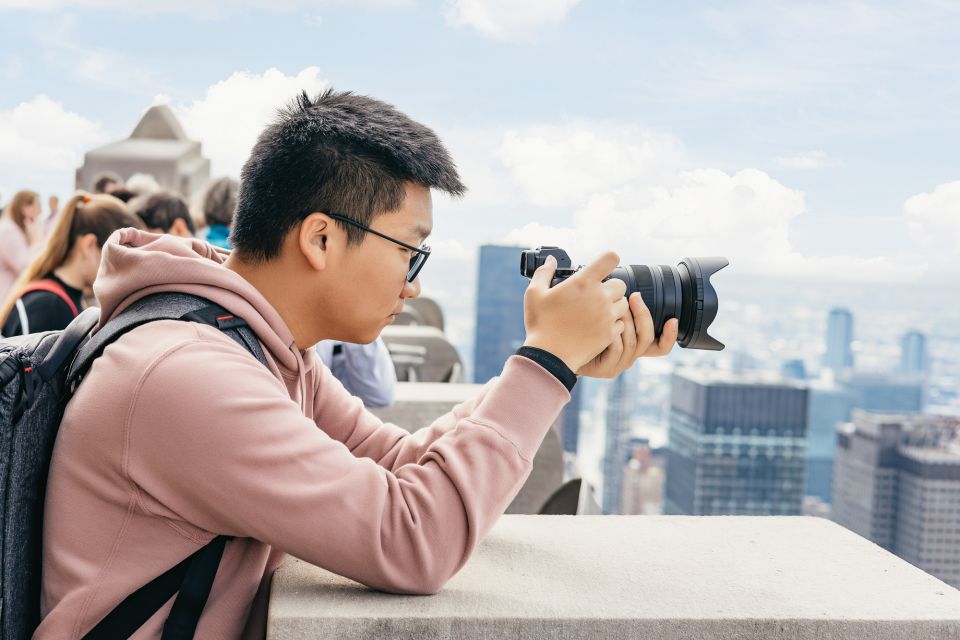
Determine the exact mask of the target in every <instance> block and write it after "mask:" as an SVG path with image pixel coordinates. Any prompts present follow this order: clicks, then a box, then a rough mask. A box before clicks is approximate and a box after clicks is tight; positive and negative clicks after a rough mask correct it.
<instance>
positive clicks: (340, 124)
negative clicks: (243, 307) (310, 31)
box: [231, 89, 466, 261]
mask: <svg viewBox="0 0 960 640" xmlns="http://www.w3.org/2000/svg"><path fill="white" fill-rule="evenodd" d="M240 176H241V180H240V193H239V196H238V199H237V212H236V216H235V217H234V225H233V232H232V235H231V242H232V243H233V246H234V247H235V249H236V251H237V252H239V255H241V256H242V257H243V258H245V259H248V260H253V261H263V260H268V259H270V258H273V257H276V256H277V255H278V254H279V252H280V246H281V244H282V242H283V238H284V237H285V236H286V235H287V233H288V232H290V231H291V230H292V229H293V228H294V227H296V226H297V224H299V223H300V221H301V220H303V219H304V218H306V217H307V216H308V215H310V214H311V213H313V212H317V211H320V212H325V213H339V214H341V215H344V216H348V217H350V218H352V219H353V220H356V221H357V222H360V223H362V224H364V225H367V226H369V225H370V223H371V222H372V221H373V219H374V218H376V217H377V216H378V215H381V214H384V213H388V212H390V211H395V210H397V209H399V208H400V206H401V205H402V204H403V199H404V196H405V190H404V184H405V183H407V182H414V183H416V184H420V185H422V186H424V187H428V188H434V189H440V190H441V191H445V192H447V193H449V194H451V195H455V196H459V195H462V194H463V193H464V191H466V188H465V187H464V185H463V183H462V182H461V181H460V177H459V176H458V175H457V169H456V166H455V165H454V163H453V160H452V159H451V158H450V154H449V153H448V152H447V150H446V148H444V146H443V143H441V142H440V139H439V138H438V137H437V135H436V134H435V133H434V132H433V131H432V130H430V129H429V128H427V127H425V126H423V125H422V124H420V123H418V122H415V121H414V120H412V119H411V118H409V117H407V116H406V115H404V114H403V113H400V112H399V111H398V110H397V109H396V108H395V107H393V106H392V105H389V104H387V103H385V102H381V101H379V100H375V99H373V98H369V97H367V96H360V95H355V94H353V93H351V92H349V91H344V92H337V91H334V90H333V89H327V90H326V91H324V92H323V93H321V94H320V95H318V96H317V97H316V98H314V99H311V98H310V97H309V96H308V95H307V93H306V92H304V93H303V94H301V95H300V96H298V97H297V98H296V99H294V100H293V101H292V102H291V103H290V104H289V105H287V107H286V108H284V109H281V110H280V112H279V114H278V118H277V119H276V121H274V122H273V123H272V124H271V125H269V126H268V127H267V128H266V129H265V130H264V131H263V133H261V134H260V138H259V139H258V140H257V143H256V145H254V147H253V151H251V153H250V158H249V159H248V160H247V162H246V164H245V165H244V166H243V170H242V171H241V174H240ZM336 223H337V224H338V225H340V226H341V227H342V228H344V229H345V230H346V232H347V234H348V235H347V237H348V242H349V243H350V244H359V243H360V242H362V240H363V237H364V235H365V234H366V232H365V231H363V230H362V229H358V228H356V227H354V226H352V225H346V224H345V223H342V222H341V221H339V220H337V221H336Z"/></svg>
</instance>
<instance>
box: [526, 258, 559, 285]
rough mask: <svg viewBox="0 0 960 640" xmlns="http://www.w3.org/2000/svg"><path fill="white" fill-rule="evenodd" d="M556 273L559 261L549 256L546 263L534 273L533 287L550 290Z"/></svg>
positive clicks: (531, 279) (531, 280)
mask: <svg viewBox="0 0 960 640" xmlns="http://www.w3.org/2000/svg"><path fill="white" fill-rule="evenodd" d="M556 272H557V259H556V258H554V257H553V256H547V260H546V262H544V263H543V265H541V266H540V267H539V268H538V269H537V270H536V271H534V272H533V277H532V278H530V284H531V286H534V287H537V288H540V289H549V288H550V283H551V282H553V275H554V274H555V273H556Z"/></svg>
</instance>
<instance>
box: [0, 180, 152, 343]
mask: <svg viewBox="0 0 960 640" xmlns="http://www.w3.org/2000/svg"><path fill="white" fill-rule="evenodd" d="M124 227H136V228H138V229H143V223H142V222H141V221H140V219H139V218H137V216H135V215H133V214H132V213H130V212H129V211H128V210H127V206H126V205H125V204H124V203H123V202H122V201H120V200H118V199H117V198H114V197H113V196H110V195H106V194H96V195H90V194H87V193H78V194H77V195H75V196H73V197H72V198H70V200H69V201H68V202H67V204H66V206H65V207H64V209H63V212H62V213H61V214H60V216H59V218H58V220H57V224H56V226H55V227H54V228H53V231H52V232H51V233H50V237H49V238H48V239H47V244H46V246H45V247H44V248H43V251H41V252H40V255H38V256H37V257H36V258H35V259H34V260H33V262H31V263H30V265H29V266H28V267H27V269H26V271H24V272H23V274H22V275H21V276H20V279H19V280H18V281H17V283H16V285H15V286H14V287H13V289H12V291H11V292H10V293H9V295H8V296H7V299H6V302H5V303H4V304H3V306H2V307H0V318H4V319H5V320H4V322H3V328H2V331H0V333H2V334H3V335H5V336H12V335H21V334H27V333H36V332H39V331H50V330H54V329H63V328H64V327H66V326H67V325H68V324H70V321H71V320H73V318H75V317H76V316H77V315H78V314H79V312H80V309H81V307H82V306H83V292H84V290H85V289H89V288H90V287H91V286H93V281H94V279H95V278H96V277H97V270H98V269H99V268H100V249H101V247H103V244H104V243H105V242H106V241H107V238H108V237H109V236H110V234H111V233H113V232H114V231H116V230H117V229H122V228H124Z"/></svg>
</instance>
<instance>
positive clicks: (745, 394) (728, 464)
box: [664, 370, 808, 515]
mask: <svg viewBox="0 0 960 640" xmlns="http://www.w3.org/2000/svg"><path fill="white" fill-rule="evenodd" d="M807 408H808V391H807V389H806V388H805V387H804V386H803V385H802V384H799V383H794V382H787V381H784V380H783V379H782V378H779V377H766V376H762V375H759V374H754V375H748V374H731V373H726V372H718V371H703V370H685V371H679V372H677V373H675V374H674V376H673V381H672V390H671V411H670V435H669V440H670V444H669V448H668V458H667V481H666V490H665V493H666V495H665V499H664V512H665V513H666V514H688V515H773V514H777V515H799V514H800V513H801V512H802V505H803V494H804V467H805V463H806V430H807Z"/></svg>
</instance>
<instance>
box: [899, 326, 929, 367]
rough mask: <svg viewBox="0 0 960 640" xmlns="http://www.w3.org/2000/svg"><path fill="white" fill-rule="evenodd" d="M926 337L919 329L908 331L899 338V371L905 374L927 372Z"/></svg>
mask: <svg viewBox="0 0 960 640" xmlns="http://www.w3.org/2000/svg"><path fill="white" fill-rule="evenodd" d="M927 366H928V362H927V337H926V336H925V335H923V334H922V333H920V332H919V331H908V332H906V333H905V334H903V337H902V338H901V339H900V371H901V372H903V373H906V374H922V373H926V372H927Z"/></svg>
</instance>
